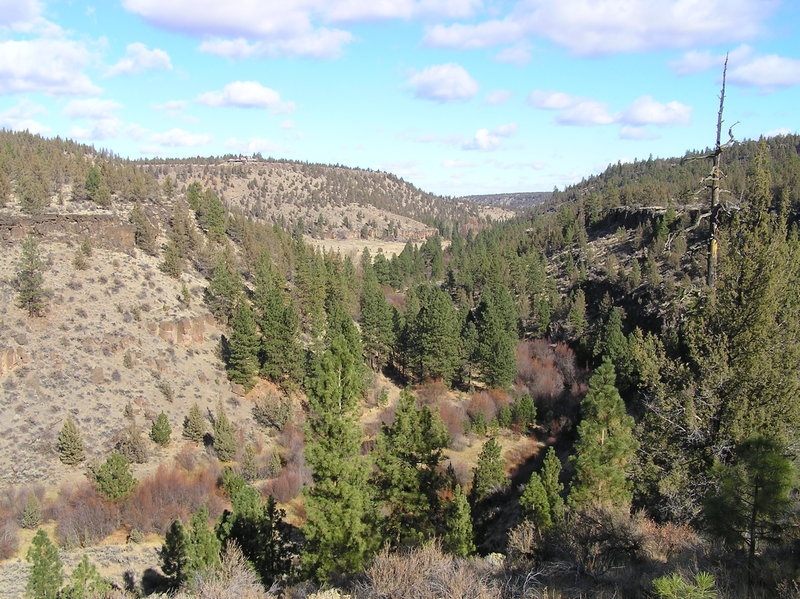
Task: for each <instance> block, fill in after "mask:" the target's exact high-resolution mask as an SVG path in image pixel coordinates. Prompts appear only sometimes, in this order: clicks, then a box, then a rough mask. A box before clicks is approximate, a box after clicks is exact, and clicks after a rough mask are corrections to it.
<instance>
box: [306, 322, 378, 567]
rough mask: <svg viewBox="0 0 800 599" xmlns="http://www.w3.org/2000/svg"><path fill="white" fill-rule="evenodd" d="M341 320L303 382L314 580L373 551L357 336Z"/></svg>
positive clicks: (308, 527)
mask: <svg viewBox="0 0 800 599" xmlns="http://www.w3.org/2000/svg"><path fill="white" fill-rule="evenodd" d="M350 327H352V321H350V326H349V327H348V326H347V321H346V320H345V319H344V318H341V322H340V324H339V325H338V326H336V327H335V328H333V329H332V331H329V334H330V340H329V346H328V348H327V349H325V350H324V351H322V352H320V353H319V354H318V355H317V356H315V357H314V359H313V364H312V367H311V371H310V376H309V378H308V381H307V383H306V391H307V394H308V401H309V407H310V408H311V415H310V417H309V418H308V421H307V430H306V436H307V441H306V452H305V455H306V463H307V464H308V466H309V467H310V468H311V476H312V481H313V484H312V486H311V487H306V489H305V490H304V495H305V501H306V503H305V506H306V514H307V519H306V523H305V524H304V525H303V529H302V530H303V534H304V535H305V538H306V545H305V548H304V550H303V553H302V555H301V565H302V567H303V569H304V570H305V572H306V573H307V574H308V575H310V576H312V577H314V578H316V579H317V580H327V579H328V578H329V577H331V576H332V575H334V574H337V573H339V574H347V573H353V572H357V571H359V570H361V568H363V566H364V564H365V563H366V560H367V559H369V557H370V556H371V555H372V554H373V552H374V551H375V550H376V549H377V546H378V539H377V537H376V535H375V532H376V527H375V523H376V519H377V514H376V512H375V507H374V505H373V500H372V497H371V493H370V486H369V464H368V463H367V462H366V460H365V459H364V458H363V457H362V456H361V455H360V448H361V429H360V427H359V426H358V424H357V421H356V407H357V402H358V399H359V397H360V395H361V392H362V389H363V372H362V365H361V360H362V358H361V348H360V341H359V339H358V333H357V332H356V331H354V330H351V329H350Z"/></svg>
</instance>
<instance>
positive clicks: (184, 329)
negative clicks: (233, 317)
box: [145, 315, 213, 346]
mask: <svg viewBox="0 0 800 599" xmlns="http://www.w3.org/2000/svg"><path fill="white" fill-rule="evenodd" d="M212 322H213V317H212V316H210V315H209V316H194V317H188V316H187V317H186V318H180V319H178V320H166V321H162V322H152V321H151V322H148V323H147V324H146V325H145V326H146V327H147V330H148V331H150V332H151V333H152V334H153V335H158V336H159V337H161V339H163V340H164V341H167V342H168V343H174V344H176V345H183V346H188V345H194V344H198V343H203V342H205V340H206V325H207V324H211V323H212Z"/></svg>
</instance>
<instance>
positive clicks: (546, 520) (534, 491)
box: [519, 447, 564, 530]
mask: <svg viewBox="0 0 800 599" xmlns="http://www.w3.org/2000/svg"><path fill="white" fill-rule="evenodd" d="M560 474H561V461H560V460H559V459H558V457H557V456H556V452H555V450H554V449H553V448H552V447H551V448H550V449H549V450H548V451H547V456H546V457H545V459H544V464H543V466H542V470H541V472H539V473H536V472H534V473H533V474H531V478H530V481H529V482H528V485H527V486H526V487H525V491H524V492H523V493H522V496H521V497H520V498H519V503H520V505H521V506H522V508H523V509H524V510H525V511H526V512H527V515H528V516H529V517H530V518H531V520H532V521H533V523H534V524H535V525H536V527H537V528H538V529H539V530H547V529H548V528H550V527H551V526H552V525H553V524H557V523H560V522H563V520H564V500H563V499H562V498H561V491H562V490H563V489H564V486H563V485H562V484H561V483H560V482H559V480H558V479H559V476H560Z"/></svg>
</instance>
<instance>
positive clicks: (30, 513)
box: [20, 493, 42, 529]
mask: <svg viewBox="0 0 800 599" xmlns="http://www.w3.org/2000/svg"><path fill="white" fill-rule="evenodd" d="M41 523H42V508H41V506H40V505H39V500H38V499H36V495H35V494H34V493H30V494H29V495H28V499H27V501H26V502H25V508H24V509H23V511H22V519H21V520H20V525H21V526H22V528H29V529H34V528H38V527H39V525H40V524H41Z"/></svg>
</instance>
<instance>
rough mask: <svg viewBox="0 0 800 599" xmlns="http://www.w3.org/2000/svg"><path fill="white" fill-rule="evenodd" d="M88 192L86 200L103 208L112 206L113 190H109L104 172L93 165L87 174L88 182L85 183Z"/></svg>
mask: <svg viewBox="0 0 800 599" xmlns="http://www.w3.org/2000/svg"><path fill="white" fill-rule="evenodd" d="M84 187H85V190H86V199H87V200H89V201H91V202H95V203H97V204H100V205H101V206H108V205H109V204H111V190H110V189H109V188H108V183H106V179H105V177H104V176H103V171H101V170H100V168H99V167H98V166H97V165H95V164H93V165H92V166H90V167H89V172H87V173H86V181H85V183H84Z"/></svg>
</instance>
